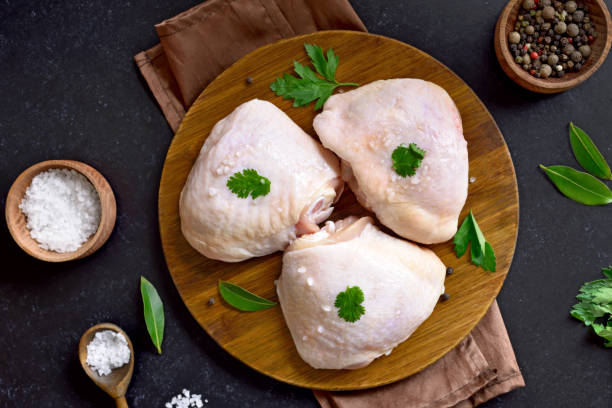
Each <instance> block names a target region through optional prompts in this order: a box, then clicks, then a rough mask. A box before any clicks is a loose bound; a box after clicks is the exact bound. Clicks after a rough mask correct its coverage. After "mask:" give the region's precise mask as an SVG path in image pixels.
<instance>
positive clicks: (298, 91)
mask: <svg viewBox="0 0 612 408" xmlns="http://www.w3.org/2000/svg"><path fill="white" fill-rule="evenodd" d="M304 48H305V49H306V53H307V54H308V56H309V57H310V60H311V61H312V65H313V66H314V67H315V69H316V70H317V72H318V73H319V75H321V77H323V78H321V77H319V76H317V74H315V72H314V71H313V70H312V69H311V68H310V67H308V66H305V65H302V64H300V63H299V62H297V61H293V69H294V71H295V73H296V74H298V75H299V78H296V77H294V76H293V75H289V74H283V76H282V77H280V78H276V80H275V81H274V82H272V84H271V85H270V89H271V90H272V91H274V92H275V93H276V95H277V96H282V97H283V99H293V106H294V107H298V106H305V105H308V104H309V103H310V102H312V101H314V100H317V102H316V104H315V110H317V109H320V108H321V107H322V106H323V104H324V103H325V101H327V99H328V98H329V97H330V96H331V94H332V93H333V92H334V89H336V88H337V87H339V86H359V84H356V83H352V82H349V83H341V82H338V81H336V69H337V68H338V57H337V56H336V54H334V51H333V50H332V49H331V48H330V49H329V50H328V51H327V59H325V55H324V54H323V49H321V47H319V46H318V45H311V44H304Z"/></svg>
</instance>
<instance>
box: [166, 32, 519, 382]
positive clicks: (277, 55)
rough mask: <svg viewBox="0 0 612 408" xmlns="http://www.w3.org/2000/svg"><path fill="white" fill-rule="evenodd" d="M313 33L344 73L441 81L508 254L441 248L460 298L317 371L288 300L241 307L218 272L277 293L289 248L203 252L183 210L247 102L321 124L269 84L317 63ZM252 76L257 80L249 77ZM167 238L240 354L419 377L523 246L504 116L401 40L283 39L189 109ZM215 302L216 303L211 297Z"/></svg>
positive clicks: (178, 144) (351, 375)
mask: <svg viewBox="0 0 612 408" xmlns="http://www.w3.org/2000/svg"><path fill="white" fill-rule="evenodd" d="M305 43H310V44H312V43H315V44H318V45H320V46H322V47H323V49H324V50H327V49H328V48H330V47H331V48H333V49H334V51H335V52H336V54H337V55H338V56H339V58H340V63H339V67H338V72H337V76H336V77H337V79H338V80H339V81H351V82H358V83H360V84H362V85H363V84H367V83H369V82H372V81H375V80H377V79H388V78H402V77H412V78H422V79H425V80H428V81H431V82H434V83H436V84H438V85H440V86H442V87H443V88H444V89H446V91H448V93H449V94H450V95H451V97H452V98H453V100H454V101H455V103H456V104H457V107H458V108H459V111H460V112H461V116H462V118H463V127H464V133H465V137H466V139H467V141H468V149H469V157H470V176H472V177H475V178H476V180H475V182H474V183H470V185H469V195H468V200H467V203H466V205H465V207H464V209H463V212H462V215H461V220H462V219H463V217H464V216H465V215H466V214H467V212H468V211H469V209H472V210H473V211H474V214H475V216H476V219H477V220H478V222H479V224H480V227H481V229H482V231H483V232H484V234H485V237H486V238H487V240H488V241H489V242H490V243H491V244H492V246H493V248H494V249H495V253H496V255H497V273H490V272H485V271H484V270H482V269H480V268H477V267H475V266H473V265H471V263H470V261H469V258H468V256H467V255H464V257H463V258H461V259H457V257H456V256H455V254H454V252H453V250H452V244H451V242H447V243H444V244H439V245H434V246H432V249H433V250H434V251H435V252H436V253H437V254H438V256H440V258H441V259H442V261H443V262H444V263H445V264H446V265H448V266H452V267H454V268H455V273H454V274H452V275H450V276H448V278H447V279H446V287H447V292H448V293H449V294H450V295H451V297H450V300H448V301H446V302H443V303H440V304H438V305H437V306H436V308H435V310H434V312H433V314H432V315H431V317H430V318H429V319H428V320H427V321H425V323H423V324H422V325H421V326H420V327H419V328H418V330H417V331H416V332H415V333H414V334H413V335H412V336H411V337H410V338H409V339H408V340H407V341H405V342H404V343H402V344H400V345H399V346H398V347H397V348H396V349H395V350H394V351H393V352H392V353H391V354H390V355H389V356H384V357H381V358H379V359H377V360H375V361H374V362H373V363H372V364H370V365H369V366H367V367H365V368H361V369H359V370H353V371H350V370H315V369H313V368H312V367H310V366H309V365H308V364H306V363H305V362H304V361H303V360H302V359H301V358H300V356H299V355H298V353H297V351H296V349H295V346H294V344H293V341H292V339H291V335H290V333H289V330H288V329H287V326H286V325H285V321H284V319H283V315H282V312H281V309H280V307H274V308H271V309H268V310H264V311H259V312H255V313H246V312H240V311H238V310H236V309H233V308H232V307H230V306H229V305H227V304H226V303H225V302H224V301H222V300H221V298H220V296H219V294H218V290H217V282H218V281H219V279H223V280H228V281H231V282H232V283H235V284H238V285H240V286H242V287H244V288H246V289H248V290H250V291H252V292H254V293H256V294H258V295H260V296H263V297H266V298H268V299H271V300H275V301H277V300H278V298H277V295H276V290H275V287H274V280H276V279H277V278H278V275H279V273H280V271H281V256H282V254H281V253H280V252H278V253H275V254H272V255H269V256H266V257H262V258H256V259H251V260H248V261H245V262H241V263H224V262H218V261H214V260H211V259H208V258H206V257H204V256H202V255H200V254H199V253H198V252H196V251H195V250H194V249H193V248H191V246H190V245H189V244H188V243H187V241H186V240H185V239H184V238H183V236H182V234H181V231H180V219H179V214H178V201H179V195H180V192H181V190H182V188H183V185H184V183H185V180H186V179H187V175H188V173H189V170H190V169H191V166H192V165H193V163H194V161H195V160H196V157H197V156H198V153H199V150H200V147H201V146H202V143H203V142H204V140H205V139H206V137H207V136H208V134H209V132H210V130H211V129H212V127H213V126H214V124H215V123H216V122H217V121H219V120H220V119H222V118H223V117H224V116H226V115H228V114H229V113H231V112H232V111H233V110H234V108H236V107H237V106H238V105H239V104H241V103H243V102H246V101H248V100H250V99H253V98H259V99H265V100H269V101H271V102H273V103H274V104H275V105H277V106H278V107H280V108H281V109H282V110H284V111H285V112H286V113H287V114H288V115H289V116H290V117H291V118H292V119H293V120H294V121H295V122H296V123H297V124H298V125H300V126H301V127H302V128H303V129H304V130H305V131H306V132H307V133H309V134H311V135H315V133H314V131H313V128H312V120H313V118H314V116H315V114H316V113H317V112H315V111H314V110H313V105H310V106H307V107H303V108H293V107H292V106H291V104H292V103H291V101H288V100H283V99H281V98H280V97H276V96H275V95H274V93H273V92H272V91H270V89H269V88H268V87H269V85H270V84H271V83H272V81H273V80H274V79H275V78H276V77H278V76H280V75H282V74H283V73H285V72H288V73H289V72H292V61H293V60H294V59H296V60H298V61H300V62H302V63H305V64H307V63H308V62H309V61H308V57H307V56H306V54H305V52H304V48H303V45H304V44H305ZM247 77H251V78H252V79H253V82H252V83H251V84H247V83H246V81H245V79H246V78H247ZM362 214H367V212H366V211H365V210H364V209H363V208H361V207H360V206H359V205H358V204H357V202H356V200H355V198H354V196H353V195H352V193H351V192H350V191H345V193H344V195H343V196H342V198H341V200H340V202H339V203H338V204H337V206H336V210H335V211H334V214H333V215H332V219H339V218H344V217H346V216H348V215H362ZM159 223H160V232H161V238H162V244H163V249H164V254H165V257H166V262H167V263H168V269H169V270H170V274H171V275H172V279H173V280H174V283H175V285H176V287H177V289H178V291H179V293H180V294H181V297H182V298H183V301H184V302H185V305H186V306H187V308H188V309H189V310H190V312H191V314H192V315H193V316H194V317H195V319H196V320H197V321H198V322H199V323H200V325H201V326H202V327H203V328H204V329H205V330H206V332H207V333H208V334H210V336H212V338H213V339H215V340H216V341H217V342H218V343H219V344H220V345H221V347H223V348H224V349H225V350H227V351H228V352H229V353H230V354H231V355H233V356H234V357H236V358H238V359H239V360H241V361H243V362H244V363H245V364H248V365H249V366H251V367H252V368H254V369H256V370H258V371H260V372H262V373H264V374H266V375H269V376H271V377H274V378H276V379H278V380H280V381H284V382H287V383H290V384H294V385H298V386H301V387H309V388H315V389H325V390H353V389H363V388H370V387H376V386H380V385H384V384H389V383H392V382H395V381H397V380H400V379H402V378H405V377H408V376H410V375H412V374H414V373H416V372H418V371H420V370H422V369H423V368H425V367H427V366H428V365H430V364H431V363H433V362H435V361H436V360H438V359H439V358H440V357H442V356H443V355H444V354H445V353H447V352H448V351H449V350H451V349H452V348H453V347H455V346H456V345H457V344H458V343H459V342H460V341H461V340H462V339H463V338H464V337H465V336H466V335H467V334H468V333H469V332H470V331H471V330H472V328H473V327H474V326H475V325H476V323H478V321H479V320H480V319H481V318H482V316H483V315H484V314H485V312H486V311H487V309H488V308H489V305H490V304H491V302H492V301H493V300H494V299H495V297H496V296H497V293H498V292H499V290H500V288H501V286H502V284H503V282H504V279H505V277H506V274H507V273H508V269H509V267H510V263H511V261H512V256H513V254H514V247H515V243H516V236H517V230H518V191H517V185H516V177H515V174H514V167H513V165H512V160H511V158H510V154H509V152H508V148H507V146H506V144H505V142H504V139H503V137H502V135H501V133H500V131H499V129H498V128H497V125H496V124H495V122H494V120H493V118H492V117H491V115H490V114H489V112H488V111H487V109H486V108H485V107H484V105H483V104H482V102H481V101H480V100H479V99H478V97H477V96H476V95H475V94H474V92H472V90H471V89H470V88H469V87H468V86H467V85H466V84H465V83H464V82H463V81H462V80H461V79H460V78H459V77H457V76H456V75H455V74H454V73H453V72H451V71H450V70H449V69H448V68H447V67H445V66H444V65H442V64H441V63H440V62H438V61H437V60H435V59H434V58H432V57H430V56H429V55H427V54H425V53H423V52H421V51H419V50H417V49H415V48H413V47H411V46H409V45H407V44H404V43H402V42H399V41H396V40H392V39H389V38H386V37H381V36H377V35H372V34H365V33H357V32H349V31H323V32H318V33H313V34H308V35H303V36H299V37H295V38H291V39H288V40H283V41H279V42H277V43H275V44H271V45H267V46H265V47H262V48H260V49H257V50H255V51H253V52H251V53H250V54H248V55H247V56H245V57H243V58H242V59H240V60H239V61H238V62H236V63H235V64H234V65H232V66H231V67H230V68H228V69H227V70H226V71H225V72H223V73H222V74H221V75H219V76H218V77H217V78H216V79H215V80H214V81H213V82H212V83H211V84H210V85H209V86H208V87H207V88H206V89H205V90H204V92H202V94H201V95H200V96H199V98H198V99H197V101H196V102H195V103H194V104H193V106H192V107H191V108H190V109H189V112H188V113H187V115H186V117H185V119H184V120H183V123H182V125H181V127H180V128H179V130H178V132H177V134H176V136H175V137H174V140H173V141H172V144H171V146H170V149H169V151H168V155H167V157H166V162H165V164H164V169H163V173H162V178H161V185H160V189H159ZM211 297H214V298H215V300H216V302H215V303H214V305H212V306H209V305H208V300H209V299H210V298H211Z"/></svg>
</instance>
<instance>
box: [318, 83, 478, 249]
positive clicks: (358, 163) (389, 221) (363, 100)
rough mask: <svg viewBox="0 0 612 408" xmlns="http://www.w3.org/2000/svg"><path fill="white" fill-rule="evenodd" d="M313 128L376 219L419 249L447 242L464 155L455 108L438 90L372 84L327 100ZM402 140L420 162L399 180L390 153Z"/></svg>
mask: <svg viewBox="0 0 612 408" xmlns="http://www.w3.org/2000/svg"><path fill="white" fill-rule="evenodd" d="M313 124H314V128H315V130H316V132H317V134H318V135H319V137H320V139H321V142H322V143H323V146H325V147H327V148H328V149H330V150H332V151H333V152H334V153H336V154H337V155H338V156H340V158H341V159H342V177H343V178H344V179H345V180H346V181H347V182H348V184H349V187H350V188H351V190H353V192H354V193H355V196H356V197H357V199H358V200H359V202H360V203H361V205H363V206H364V207H366V208H368V209H370V210H372V211H373V212H374V213H375V214H376V216H377V217H378V219H379V220H380V222H382V223H383V224H384V225H386V226H387V227H389V228H391V229H392V230H393V231H395V232H396V233H397V234H399V235H401V236H402V237H405V238H408V239H411V240H414V241H417V242H421V243H423V244H432V243H437V242H444V241H447V240H449V239H450V238H452V237H453V235H454V234H455V232H456V231H457V221H458V217H459V213H460V212H461V208H462V207H463V204H464V203H465V200H466V198H467V186H468V153H467V142H466V141H465V139H464V137H463V129H462V124H461V117H460V116H459V111H458V110H457V107H456V106H455V104H454V103H453V101H452V99H451V98H450V96H449V95H448V94H447V93H446V91H445V90H444V89H442V88H440V87H439V86H438V85H435V84H433V83H431V82H426V81H422V80H420V79H390V80H383V81H376V82H372V83H371V84H368V85H365V86H362V87H360V88H357V89H355V90H353V91H350V92H346V93H343V94H337V95H334V96H332V97H331V98H329V99H328V101H327V102H326V103H325V106H324V109H323V112H322V113H320V114H319V115H317V116H316V117H315V119H314V123H313ZM410 143H415V144H416V145H417V146H418V147H419V148H420V149H422V150H425V157H424V159H423V160H422V163H421V165H420V167H418V168H417V170H416V174H414V175H413V176H408V177H405V178H403V177H401V176H400V175H398V174H397V173H396V172H395V170H394V169H393V168H392V166H393V161H392V159H391V155H392V153H393V151H394V150H395V149H396V148H397V147H398V146H400V145H404V146H406V147H408V146H409V145H410Z"/></svg>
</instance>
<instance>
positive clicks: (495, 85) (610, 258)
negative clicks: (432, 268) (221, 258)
mask: <svg viewBox="0 0 612 408" xmlns="http://www.w3.org/2000/svg"><path fill="white" fill-rule="evenodd" d="M196 3H198V0H155V1H148V2H147V1H142V0H140V1H139V0H132V1H118V0H105V1H93V0H89V1H67V0H64V1H58V0H47V1H32V0H1V1H0V112H1V113H0V115H1V116H0V118H1V119H0V175H1V176H0V204H1V205H2V207H4V203H5V200H6V194H7V192H8V190H9V187H10V185H11V183H12V182H13V180H14V179H15V178H16V177H17V176H18V174H19V173H20V172H21V171H23V170H24V169H25V168H27V167H28V166H30V165H32V164H34V163H36V162H39V161H42V160H47V159H54V158H60V159H76V160H81V161H84V162H86V163H89V164H91V165H92V166H93V167H95V168H97V169H98V170H100V171H101V172H102V173H103V174H104V175H105V176H106V178H107V179H108V180H109V182H110V183H111V185H112V186H113V188H114V191H115V194H116V196H117V204H118V219H117V224H116V227H115V230H114V232H113V234H112V236H111V238H110V240H109V241H108V243H107V244H106V245H105V246H104V247H103V248H102V249H101V250H100V251H98V252H97V253H96V254H94V255H92V256H90V257H88V258H86V259H84V260H81V261H77V262H72V263H65V264H60V265H51V264H45V263H42V262H38V261H36V260H34V259H32V258H30V257H28V256H27V255H26V254H25V253H23V252H22V251H21V250H20V249H19V248H18V247H17V246H16V245H15V244H14V243H13V241H12V240H11V238H10V236H9V233H8V231H7V228H6V223H5V221H4V219H2V224H1V225H0V240H1V241H0V248H1V250H0V251H1V252H0V253H1V256H2V258H1V259H2V266H0V270H1V271H2V272H1V273H0V350H1V351H0V406H2V407H60V406H61V407H88V406H94V407H108V406H111V405H112V402H111V400H110V399H109V398H108V397H106V395H105V394H103V393H102V391H99V390H98V389H97V388H96V387H95V386H94V385H93V383H91V382H90V381H89V379H88V378H87V377H86V376H85V374H84V373H83V372H82V371H81V368H80V366H79V363H78V360H77V354H76V350H77V343H78V339H79V338H80V336H81V334H82V333H83V331H85V330H86V329H87V328H88V327H90V326H91V325H93V324H96V323H99V322H102V321H111V322H115V323H117V324H118V325H120V326H121V327H123V328H124V329H125V330H126V331H127V333H128V334H129V335H130V337H131V338H132V340H133V342H134V346H135V349H136V353H137V358H136V366H135V370H134V378H133V380H132V385H131V387H130V389H129V392H128V402H130V404H131V406H134V407H161V406H163V403H164V402H165V401H167V400H169V399H170V398H171V396H172V395H174V394H176V393H178V392H180V391H181V389H182V388H183V387H186V388H188V389H190V390H191V391H193V392H198V393H202V394H203V396H204V397H206V398H208V400H209V406H218V407H287V406H295V407H315V406H316V403H315V401H314V399H313V397H312V394H311V393H310V391H309V390H305V389H299V388H294V387H291V386H289V385H285V384H282V383H279V382H277V381H275V380H272V379H270V378H267V377H265V376H263V375H261V374H258V373H257V372H255V371H253V370H251V369H249V368H248V367H246V366H244V365H242V364H241V363H239V362H238V361H236V360H234V359H233V358H232V357H230V356H229V355H228V354H226V353H225V352H224V351H223V350H222V349H220V348H219V347H218V346H217V345H216V343H215V342H214V341H213V340H211V339H210V338H209V337H208V336H207V335H206V334H205V332H204V331H203V330H202V329H201V328H200V327H199V326H198V324H197V323H196V322H195V320H194V319H193V318H192V317H191V316H190V315H189V312H188V311H187V309H186V308H185V306H184V305H183V303H182V302H181V299H180V297H179V295H178V293H177V291H176V289H175V288H174V285H173V283H172V280H171V279H170V275H169V274H168V271H167V269H166V266H165V263H164V259H163V255H162V251H161V245H160V240H159V231H158V226H157V205H156V203H157V189H158V184H159V178H160V174H161V168H162V164H163V161H164V156H165V152H166V150H167V148H168V145H169V143H170V140H171V138H172V132H171V131H170V129H169V127H168V126H167V124H166V122H165V121H164V118H163V116H162V114H161V112H160V110H159V109H158V107H157V105H156V103H155V102H154V100H153V99H152V97H151V94H150V93H149V91H148V90H147V88H146V86H145V84H144V82H143V81H142V79H141V77H140V75H139V73H138V72H137V70H136V67H135V66H134V64H133V62H132V56H133V55H134V54H135V53H136V52H138V51H140V50H143V49H146V48H148V47H151V46H152V45H154V44H155V43H156V42H157V38H156V35H155V31H154V28H153V24H155V23H157V22H160V21H162V20H163V19H165V18H168V17H171V16H173V15H175V14H177V13H178V12H180V11H182V10H185V9H187V8H189V7H191V6H193V5H195V4H196ZM352 3H353V5H354V7H355V9H356V10H357V13H358V14H359V15H360V16H361V18H362V19H363V21H364V23H365V25H366V26H367V28H368V29H369V30H370V31H371V32H373V33H378V34H383V35H386V36H389V37H393V38H397V39H399V40H402V41H405V42H407V43H409V44H412V45H414V46H416V47H418V48H420V49H422V50H424V51H425V52H428V53H429V54H431V55H433V56H434V57H436V58H438V59H439V60H440V61H442V62H443V63H445V64H446V65H448V66H449V67H450V68H451V69H452V70H453V71H455V72H456V73H457V74H458V75H459V76H461V77H462V78H463V79H464V80H465V81H466V82H467V83H468V85H470V86H471V87H472V88H473V89H474V91H475V92H476V94H478V95H479V96H480V98H482V99H483V101H484V102H485V104H486V105H487V106H488V108H489V110H490V111H491V113H492V114H493V116H494V117H495V119H496V120H497V123H498V124H499V127H500V128H501V130H502V132H503V134H504V136H505V138H506V141H507V143H508V145H509V147H510V151H511V153H512V157H513V159H514V164H515V166H516V172H517V177H518V183H519V191H520V205H521V211H520V214H521V215H520V217H521V218H520V229H519V239H518V245H517V251H516V256H515V258H514V262H513V265H512V269H511V273H510V275H509V276H508V279H507V280H506V284H505V285H504V287H503V289H502V292H501V294H500V296H499V303H500V307H501V310H502V313H503V315H504V317H505V321H506V325H507V327H508V331H509V333H510V337H511V339H512V342H513V344H514V348H515V351H516V354H517V358H518V361H519V364H520V366H521V368H522V370H523V374H524V376H525V380H526V382H527V387H526V388H523V389H519V390H517V391H514V392H512V393H510V394H508V395H504V396H502V397H499V398H497V399H495V400H494V401H492V402H489V403H488V404H486V407H488V408H492V407H610V406H611V405H612V350H608V349H604V348H603V347H602V346H601V343H602V342H601V341H599V339H598V338H596V337H595V336H594V335H591V334H589V331H588V330H587V329H586V328H584V327H581V325H580V323H579V322H577V321H575V320H573V319H572V318H571V317H570V316H569V315H568V310H569V308H570V307H571V305H572V304H573V303H574V296H575V295H576V293H577V290H578V288H579V287H580V285H581V284H582V283H583V282H584V281H587V280H593V279H596V278H599V277H600V276H601V275H600V268H601V267H603V266H606V265H609V264H612V217H611V215H612V207H611V206H608V207H598V208H590V207H586V206H582V205H579V204H576V203H574V202H572V201H570V200H568V199H566V198H564V197H562V196H561V195H560V194H558V193H557V192H556V190H555V189H554V187H553V186H552V185H551V184H550V183H549V182H548V181H547V179H546V178H545V177H544V176H543V175H542V173H541V172H540V171H539V170H538V168H537V165H538V164H539V163H545V164H567V165H572V166H577V163H576V162H575V160H574V158H573V156H572V153H571V151H570V148H569V143H568V139H567V124H568V122H569V121H570V120H573V121H574V122H575V123H576V124H578V125H579V126H581V127H583V128H584V129H585V130H586V131H587V132H589V133H590V135H591V137H592V138H593V139H594V141H595V142H596V143H597V144H598V146H599V147H600V149H601V150H602V152H603V154H604V155H605V156H606V157H607V158H608V160H609V161H611V162H612V137H611V136H612V134H611V132H610V129H611V128H612V115H611V113H612V112H611V107H612V82H611V79H612V62H611V61H608V62H606V63H605V64H604V65H603V67H602V68H601V69H600V70H599V72H598V73H596V74H595V75H594V76H593V77H592V78H591V79H590V80H589V81H587V82H586V83H584V84H583V85H581V86H580V87H579V88H577V89H574V90H572V91H569V92H566V93H564V94H561V95H555V96H542V95H536V94H532V93H529V92H527V91H524V90H522V89H521V88H519V87H518V86H516V85H514V84H513V83H512V82H511V81H510V80H509V79H508V78H506V76H505V75H504V74H503V72H502V71H501V69H500V68H499V66H498V64H497V61H496V59H495V55H494V52H493V27H494V25H495V22H496V20H497V16H498V14H499V13H500V12H501V9H502V8H503V5H504V2H502V1H477V0H469V1H466V0H462V1H451V0H428V1H420V0H419V1H404V0H388V1H376V0H353V1H352ZM608 4H609V5H612V3H611V2H610V1H608ZM140 275H144V276H146V277H147V278H149V279H150V280H151V281H152V282H153V283H154V284H155V285H156V286H157V288H158V290H159V292H160V295H161V297H162V298H163V300H164V303H165V308H166V322H167V323H166V324H167V327H166V333H165V339H164V344H163V349H164V352H163V355H161V356H159V355H157V354H156V352H155V350H154V348H153V346H152V345H151V341H150V340H149V338H148V335H147V332H146V329H145V326H144V322H143V319H142V307H141V300H140V294H139V286H138V279H139V276H140Z"/></svg>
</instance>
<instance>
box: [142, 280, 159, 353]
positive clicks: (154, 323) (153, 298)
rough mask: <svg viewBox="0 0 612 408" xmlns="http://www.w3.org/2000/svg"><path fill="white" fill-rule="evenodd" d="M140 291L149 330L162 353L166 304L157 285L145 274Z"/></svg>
mask: <svg viewBox="0 0 612 408" xmlns="http://www.w3.org/2000/svg"><path fill="white" fill-rule="evenodd" d="M140 293H141V294H142V304H143V307H144V318H145V323H146V324H147V331H148V332H149V336H151V340H152V341H153V344H154V345H155V347H156V348H157V352H158V353H159V354H161V344H162V340H163V338H164V305H163V304H162V301H161V299H160V298H159V295H158V294H157V290H155V287H154V286H153V285H152V284H151V282H149V281H148V280H146V279H145V278H144V276H141V277H140Z"/></svg>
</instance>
